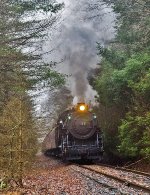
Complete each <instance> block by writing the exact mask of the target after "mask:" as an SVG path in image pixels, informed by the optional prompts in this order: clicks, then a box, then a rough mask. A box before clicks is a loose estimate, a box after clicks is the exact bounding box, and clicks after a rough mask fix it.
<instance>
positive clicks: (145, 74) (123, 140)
mask: <svg viewBox="0 0 150 195" xmlns="http://www.w3.org/2000/svg"><path fill="white" fill-rule="evenodd" d="M113 3H114V6H113V8H114V11H115V12H116V13H117V25H116V30H117V34H116V38H115V40H114V41H113V43H112V44H111V45H110V46H109V48H103V47H101V45H98V52H99V54H100V55H101V56H102V57H103V58H102V60H101V64H100V65H101V72H100V74H99V75H98V77H97V78H96V79H95V83H94V88H95V89H96V91H97V92H98V94H99V97H98V101H99V102H100V103H101V104H102V105H104V106H106V110H107V111H108V110H109V108H110V107H112V108H114V112H118V113H122V114H120V116H119V115H118V120H116V124H115V125H114V128H113V127H112V130H113V134H112V131H111V130H110V129H109V128H108V126H111V123H112V122H113V120H107V121H106V124H107V123H108V124H107V125H105V126H106V128H105V131H106V132H107V133H106V141H107V142H108V143H109V144H110V146H112V145H113V146H114V151H113V152H114V153H117V148H118V151H119V152H120V154H122V155H123V156H125V157H132V158H139V157H148V156H149V155H150V149H149V148H150V120H149V119H150V118H149V116H150V110H149V108H150V50H149V49H150V48H149V45H150V44H149V43H150V36H149V27H150V20H149V2H148V1H147V0H146V1H145V0H137V1H129V0H125V1H121V0H117V1H113ZM115 108H117V110H116V109H115ZM105 112H106V111H105ZM110 114H111V116H112V118H113V112H111V113H110ZM101 116H102V115H101ZM113 135H114V140H115V141H116V142H115V143H114V140H112V141H111V139H110V137H111V136H113ZM112 142H113V143H112Z"/></svg>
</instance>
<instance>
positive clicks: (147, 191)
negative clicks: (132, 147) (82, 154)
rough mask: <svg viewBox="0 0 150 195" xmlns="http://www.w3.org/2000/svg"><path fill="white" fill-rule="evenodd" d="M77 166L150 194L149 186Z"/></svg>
mask: <svg viewBox="0 0 150 195" xmlns="http://www.w3.org/2000/svg"><path fill="white" fill-rule="evenodd" d="M75 166H78V167H81V168H84V169H87V170H89V171H92V172H95V173H97V174H102V175H104V176H106V177H108V178H111V179H114V180H117V181H119V182H120V183H123V184H124V185H126V186H128V187H133V188H135V189H138V190H142V191H144V192H146V193H150V187H147V186H144V185H140V184H136V183H134V182H131V181H128V180H126V179H122V178H120V177H117V176H114V175H111V174H108V173H104V172H102V171H98V170H95V169H94V168H91V167H86V166H84V165H75Z"/></svg>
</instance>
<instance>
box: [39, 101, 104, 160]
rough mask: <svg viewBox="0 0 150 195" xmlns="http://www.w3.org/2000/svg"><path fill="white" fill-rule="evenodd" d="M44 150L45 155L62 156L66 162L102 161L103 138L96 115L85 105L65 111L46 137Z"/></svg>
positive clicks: (78, 105)
mask: <svg viewBox="0 0 150 195" xmlns="http://www.w3.org/2000/svg"><path fill="white" fill-rule="evenodd" d="M43 148H44V152H45V154H47V155H54V156H60V157H61V158H62V159H64V160H78V159H90V160H94V159H96V160H100V159H101V158H102V155H103V137H102V131H101V129H100V127H99V125H98V121H97V117H96V115H95V114H94V113H92V112H91V111H89V107H88V105H87V104H85V103H78V104H77V105H76V106H75V107H74V108H72V109H69V110H66V111H64V112H63V113H62V114H61V115H60V117H59V119H58V121H57V126H56V127H55V128H54V129H53V130H52V131H51V132H50V133H49V134H48V135H47V136H46V138H45V140H44V142H43Z"/></svg>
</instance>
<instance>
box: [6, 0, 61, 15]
mask: <svg viewBox="0 0 150 195" xmlns="http://www.w3.org/2000/svg"><path fill="white" fill-rule="evenodd" d="M9 2H10V4H12V6H13V7H14V10H15V11H17V12H18V13H20V14H23V13H24V12H27V11H39V10H40V11H41V10H42V11H44V12H51V13H57V12H58V11H60V10H61V9H62V8H63V7H64V3H56V2H55V1H51V0H48V1H46V2H45V1H41V0H32V1H30V0H28V1H14V0H9Z"/></svg>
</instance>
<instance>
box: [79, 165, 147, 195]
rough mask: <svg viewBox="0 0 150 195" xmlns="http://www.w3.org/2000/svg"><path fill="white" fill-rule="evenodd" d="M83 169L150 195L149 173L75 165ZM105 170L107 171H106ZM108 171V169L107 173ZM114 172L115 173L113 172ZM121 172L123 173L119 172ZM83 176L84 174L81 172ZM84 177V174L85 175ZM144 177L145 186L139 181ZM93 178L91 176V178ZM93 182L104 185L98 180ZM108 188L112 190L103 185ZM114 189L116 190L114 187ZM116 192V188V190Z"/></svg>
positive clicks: (118, 168)
mask: <svg viewBox="0 0 150 195" xmlns="http://www.w3.org/2000/svg"><path fill="white" fill-rule="evenodd" d="M75 166H77V167H79V168H81V169H86V170H88V171H91V172H92V173H96V174H99V175H103V176H105V177H107V178H110V179H113V180H116V181H117V182H120V183H122V184H123V185H124V186H128V187H132V188H134V189H137V190H142V192H144V193H147V194H150V175H149V174H148V173H143V172H139V171H133V170H131V169H125V168H121V167H113V166H107V165H102V164H101V165H75ZM104 169H105V170H104ZM106 169H108V170H107V171H106ZM112 170H114V171H112ZM116 170H117V171H118V174H114V172H115V171H116ZM119 171H121V172H119ZM81 174H82V172H81ZM83 175H84V174H83ZM86 177H87V176H86ZM142 177H143V181H144V178H145V181H147V183H148V182H149V183H148V184H147V183H146V182H144V184H143V183H142V182H140V181H139V180H138V179H139V178H142ZM89 178H91V176H90V177H89ZM91 179H92V180H95V182H97V183H100V184H102V183H101V182H99V181H98V180H96V179H94V178H91ZM103 185H105V186H106V187H108V188H111V186H109V185H107V184H103ZM112 188H114V187H113V186H112ZM114 189H115V190H116V188H114Z"/></svg>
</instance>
